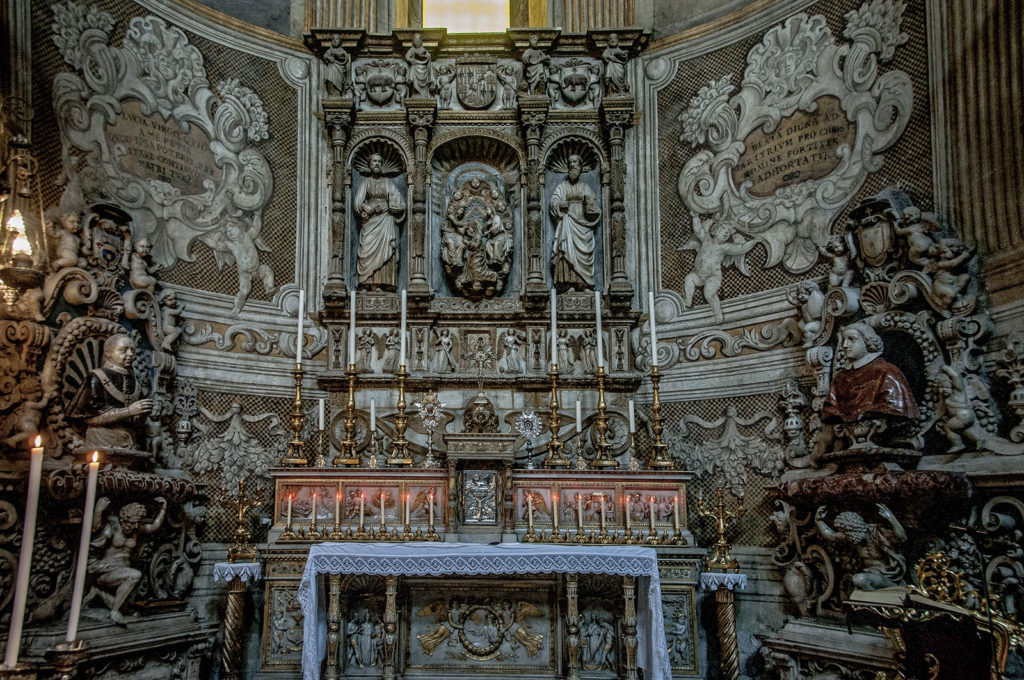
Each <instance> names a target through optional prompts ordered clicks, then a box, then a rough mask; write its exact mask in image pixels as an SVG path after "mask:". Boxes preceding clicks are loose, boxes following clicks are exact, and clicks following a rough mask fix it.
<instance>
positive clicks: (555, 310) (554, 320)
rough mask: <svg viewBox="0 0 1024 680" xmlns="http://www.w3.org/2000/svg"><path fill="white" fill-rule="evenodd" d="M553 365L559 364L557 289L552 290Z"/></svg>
mask: <svg viewBox="0 0 1024 680" xmlns="http://www.w3.org/2000/svg"><path fill="white" fill-rule="evenodd" d="M551 363H552V364H557V363H558V302H557V301H556V299H555V289H554V288H552V289H551Z"/></svg>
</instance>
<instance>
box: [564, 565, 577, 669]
mask: <svg viewBox="0 0 1024 680" xmlns="http://www.w3.org/2000/svg"><path fill="white" fill-rule="evenodd" d="M578 592H579V583H578V581H577V577H576V574H566V576H565V598H566V608H565V633H566V642H567V644H568V652H569V653H568V657H569V660H568V664H569V667H568V668H567V669H566V673H565V677H566V680H579V677H580V610H579V601H578V599H577V596H578Z"/></svg>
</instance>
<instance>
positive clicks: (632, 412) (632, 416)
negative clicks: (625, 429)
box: [629, 399, 636, 434]
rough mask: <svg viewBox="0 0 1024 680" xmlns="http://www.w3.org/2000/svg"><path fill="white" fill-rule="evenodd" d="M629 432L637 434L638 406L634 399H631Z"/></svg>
mask: <svg viewBox="0 0 1024 680" xmlns="http://www.w3.org/2000/svg"><path fill="white" fill-rule="evenodd" d="M629 433H630V434H636V407H635V406H633V400H632V399H630V400H629Z"/></svg>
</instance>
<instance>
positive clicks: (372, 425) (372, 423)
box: [370, 397, 377, 432]
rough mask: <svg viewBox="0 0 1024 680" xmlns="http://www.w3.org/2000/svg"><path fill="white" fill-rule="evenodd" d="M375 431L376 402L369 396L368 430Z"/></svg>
mask: <svg viewBox="0 0 1024 680" xmlns="http://www.w3.org/2000/svg"><path fill="white" fill-rule="evenodd" d="M376 431H377V402H376V401H374V399H373V397H370V432H376Z"/></svg>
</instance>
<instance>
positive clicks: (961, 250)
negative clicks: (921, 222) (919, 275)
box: [925, 238, 974, 310]
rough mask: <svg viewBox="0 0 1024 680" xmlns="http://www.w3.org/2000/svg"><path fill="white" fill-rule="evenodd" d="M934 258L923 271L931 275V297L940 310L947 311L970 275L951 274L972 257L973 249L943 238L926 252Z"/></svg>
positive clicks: (965, 286) (958, 296) (963, 289)
mask: <svg viewBox="0 0 1024 680" xmlns="http://www.w3.org/2000/svg"><path fill="white" fill-rule="evenodd" d="M928 252H929V254H930V255H932V256H933V257H934V260H932V262H930V263H929V265H928V267H926V268H925V271H930V272H934V273H933V274H932V296H933V297H934V298H935V301H936V302H937V303H938V304H939V306H940V307H941V308H942V309H945V310H948V309H949V308H950V307H952V306H953V303H954V302H956V301H957V299H958V298H960V297H961V294H962V293H963V292H964V291H965V290H966V289H967V284H968V283H970V281H971V276H970V274H966V273H963V274H954V273H953V272H954V271H955V270H957V269H959V268H960V267H962V266H963V265H964V264H966V263H967V261H968V260H970V259H971V257H972V256H973V255H974V249H973V248H968V247H967V246H965V245H964V244H963V243H961V242H960V241H959V240H957V239H955V238H944V239H942V240H941V241H939V242H938V243H936V244H935V245H933V246H932V247H931V249H930V250H929V251H928Z"/></svg>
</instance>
